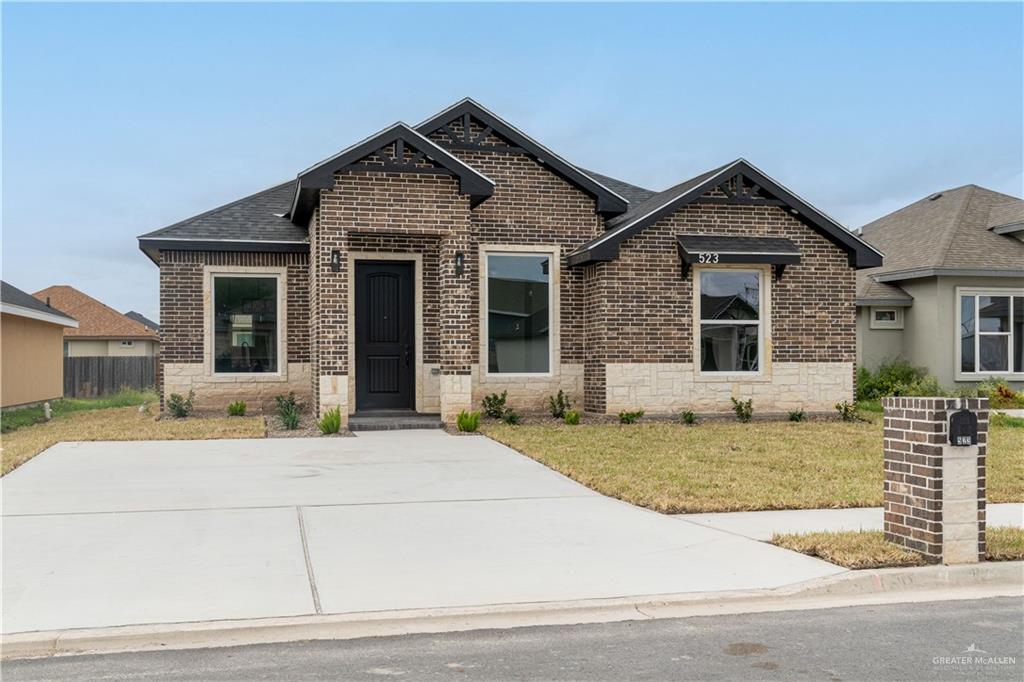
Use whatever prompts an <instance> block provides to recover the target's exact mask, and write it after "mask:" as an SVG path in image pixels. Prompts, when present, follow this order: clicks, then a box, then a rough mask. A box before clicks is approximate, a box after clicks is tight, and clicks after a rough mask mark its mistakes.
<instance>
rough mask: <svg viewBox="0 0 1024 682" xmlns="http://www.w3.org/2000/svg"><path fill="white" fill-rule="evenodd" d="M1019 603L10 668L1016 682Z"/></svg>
mask: <svg viewBox="0 0 1024 682" xmlns="http://www.w3.org/2000/svg"><path fill="white" fill-rule="evenodd" d="M1022 622H1024V604H1022V603H1021V600H1020V599H1018V598H1002V599H987V600H971V601H947V602H932V603H919V604H897V605H887V606H857V607H848V608H840V609H826V610H816V611H789V612H782V613H763V614H748V615H734V616H710V617H695V618H681V619H671V620H650V621H632V622H620V623H607V624H600V625H575V626H553V627H530V628H519V629H513V630H482V631H475V632H461V633H450V634H443V635H407V636H401V637H381V638H369V639H356V640H347V641H335V642H332V641H320V642H300V643H292V644H272V645H258V646H246V647H232V648H223V649H200V650H191V651H159V652H149V653H135V654H112V655H105V656H78V657H65V658H55V659H38V660H26V661H12V662H7V663H5V664H4V665H3V667H2V673H3V679H4V680H5V681H6V682H15V681H18V680H68V679H90V680H91V679H104V680H142V679H145V680H204V681H206V682H216V681H220V680H381V679H404V680H421V679H431V680H446V679H452V680H472V679H478V680H614V681H616V682H617V681H619V680H792V679H797V680H801V679H806V680H830V681H835V682H838V681H840V680H929V681H933V680H946V679H951V680H954V679H955V680H964V679H984V680H1018V681H1019V680H1021V679H1024V628H1022Z"/></svg>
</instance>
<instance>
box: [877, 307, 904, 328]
mask: <svg viewBox="0 0 1024 682" xmlns="http://www.w3.org/2000/svg"><path fill="white" fill-rule="evenodd" d="M871 328H872V329H903V310H902V309H901V308H872V309H871Z"/></svg>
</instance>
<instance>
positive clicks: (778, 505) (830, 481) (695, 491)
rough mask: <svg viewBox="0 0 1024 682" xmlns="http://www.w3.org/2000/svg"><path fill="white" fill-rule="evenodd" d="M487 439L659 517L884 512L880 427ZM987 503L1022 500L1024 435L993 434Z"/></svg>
mask: <svg viewBox="0 0 1024 682" xmlns="http://www.w3.org/2000/svg"><path fill="white" fill-rule="evenodd" d="M482 430H483V432H484V433H485V434H486V435H488V436H490V437H491V438H493V439H495V440H497V441H499V442H502V443H505V444H506V445H508V446H510V447H512V448H514V449H516V450H518V451H519V452H522V453H524V454H526V455H528V456H530V457H532V458H533V459H536V460H537V461H539V462H541V463H543V464H545V465H547V466H549V467H551V468H552V469H555V470H556V471H559V472H561V473H563V474H565V475H566V476H569V477H570V478H572V479H574V480H576V481H579V482H580V483H582V484H583V485H585V486H587V487H589V488H593V489H594V490H596V491H598V492H600V493H603V494H605V495H608V496H611V497H616V498H618V499H621V500H625V501H626V502H630V503H632V504H636V505H639V506H642V507H648V508H650V509H654V510H655V511H659V512H664V513H669V514H674V513H681V512H725V511H752V510H760V509H818V508H839V507H880V506H882V427H881V420H880V419H875V420H873V421H872V422H840V421H808V422H777V421H774V422H772V421H763V422H758V421H755V422H751V423H748V424H740V423H738V422H719V421H715V422H705V423H702V424H699V425H697V426H684V425H682V424H675V423H667V422H647V423H640V424H635V425H627V426H622V425H618V424H589V425H586V424H585V425H581V426H565V425H564V424H560V423H557V422H554V421H551V422H550V423H540V424H528V425H521V426H507V425H505V424H499V423H495V422H490V421H489V422H487V423H485V424H484V426H483V427H482ZM988 486H989V491H988V495H989V501H991V502H1021V501H1024V428H1005V427H999V428H995V429H993V430H992V432H991V434H990V445H989V455H988Z"/></svg>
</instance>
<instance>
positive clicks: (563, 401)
mask: <svg viewBox="0 0 1024 682" xmlns="http://www.w3.org/2000/svg"><path fill="white" fill-rule="evenodd" d="M571 409H572V403H571V402H569V396H567V395H565V391H563V390H562V389H558V395H556V396H555V395H553V396H550V397H549V398H548V410H550V411H551V416H552V417H554V418H555V419H562V418H563V417H565V413H566V412H568V411H569V410H571Z"/></svg>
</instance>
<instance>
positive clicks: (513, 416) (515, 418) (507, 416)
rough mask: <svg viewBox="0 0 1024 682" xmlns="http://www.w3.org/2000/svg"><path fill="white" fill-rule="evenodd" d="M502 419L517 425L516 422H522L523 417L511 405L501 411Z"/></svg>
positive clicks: (511, 424) (510, 424)
mask: <svg viewBox="0 0 1024 682" xmlns="http://www.w3.org/2000/svg"><path fill="white" fill-rule="evenodd" d="M503 400H504V398H503ZM501 420H502V421H503V422H505V423H506V424H508V425H509V426H515V425H516V424H521V423H522V421H523V418H522V417H520V416H519V413H518V412H516V411H515V410H513V409H512V408H511V407H509V408H507V409H506V410H505V411H504V412H502V413H501Z"/></svg>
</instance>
